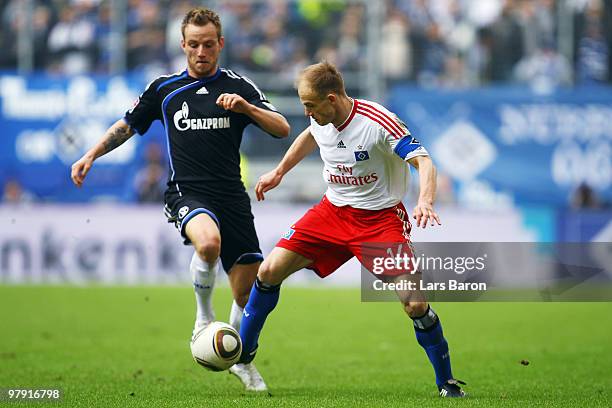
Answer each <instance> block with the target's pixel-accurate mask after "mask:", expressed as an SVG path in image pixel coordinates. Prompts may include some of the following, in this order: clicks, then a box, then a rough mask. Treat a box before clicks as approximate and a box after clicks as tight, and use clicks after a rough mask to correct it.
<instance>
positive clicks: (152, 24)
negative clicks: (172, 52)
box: [127, 0, 168, 72]
mask: <svg viewBox="0 0 612 408" xmlns="http://www.w3.org/2000/svg"><path fill="white" fill-rule="evenodd" d="M136 7H137V8H136V10H134V13H135V14H133V16H134V17H133V18H135V19H136V21H137V23H134V25H133V27H132V29H130V30H129V31H128V34H127V65H128V69H145V68H146V69H149V70H152V71H154V72H157V71H159V72H165V71H167V68H166V64H167V62H168V57H167V55H166V43H165V36H166V34H165V33H166V31H165V27H164V22H163V20H162V14H161V10H160V8H159V5H158V4H157V2H153V1H148V0H147V1H142V2H138V3H137V5H136ZM147 65H148V67H147Z"/></svg>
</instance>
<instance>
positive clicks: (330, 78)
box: [296, 61, 346, 98]
mask: <svg viewBox="0 0 612 408" xmlns="http://www.w3.org/2000/svg"><path fill="white" fill-rule="evenodd" d="M303 81H306V84H308V87H309V88H310V89H312V91H313V92H315V93H316V94H317V95H318V96H319V97H321V98H324V97H326V96H327V95H329V94H331V93H333V94H336V95H341V96H345V95H346V90H345V89H344V80H343V79H342V74H340V71H338V68H336V67H335V66H334V65H333V64H331V63H329V62H327V61H323V62H319V63H318V64H314V65H309V66H307V67H306V68H304V69H303V70H302V72H301V73H300V76H299V77H298V80H297V82H296V86H299V84H300V83H302V82H303Z"/></svg>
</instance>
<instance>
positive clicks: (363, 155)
mask: <svg viewBox="0 0 612 408" xmlns="http://www.w3.org/2000/svg"><path fill="white" fill-rule="evenodd" d="M369 158H370V154H369V153H368V151H367V150H357V151H356V152H355V160H356V161H365V160H368V159H369Z"/></svg>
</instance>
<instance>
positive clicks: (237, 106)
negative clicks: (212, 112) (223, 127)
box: [217, 93, 251, 113]
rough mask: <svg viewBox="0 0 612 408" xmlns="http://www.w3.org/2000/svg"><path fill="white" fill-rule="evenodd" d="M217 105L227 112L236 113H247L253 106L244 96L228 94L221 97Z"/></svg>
mask: <svg viewBox="0 0 612 408" xmlns="http://www.w3.org/2000/svg"><path fill="white" fill-rule="evenodd" d="M217 105H219V106H220V107H222V108H223V109H225V110H229V111H232V112H236V113H247V111H248V108H249V107H250V106H251V104H250V103H248V102H247V101H246V100H245V99H244V98H243V97H242V96H240V95H238V94H228V93H224V94H221V95H219V97H218V98H217Z"/></svg>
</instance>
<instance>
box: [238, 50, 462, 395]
mask: <svg viewBox="0 0 612 408" xmlns="http://www.w3.org/2000/svg"><path fill="white" fill-rule="evenodd" d="M297 85H298V94H299V97H300V101H301V102H302V104H303V105H304V110H305V114H306V115H307V116H309V117H310V122H311V124H310V127H308V128H307V129H306V130H304V131H303V132H302V133H301V134H300V135H299V136H298V137H297V138H296V140H295V141H294V143H293V144H292V145H291V147H290V148H289V150H288V151H287V153H286V154H285V157H284V158H283V159H282V160H281V162H280V163H279V164H278V166H277V167H276V169H274V170H272V171H271V172H269V173H267V174H264V175H263V176H262V177H261V178H260V179H259V181H258V183H257V185H256V187H255V193H256V195H257V199H258V200H263V199H264V193H266V192H267V191H269V190H271V189H273V188H274V187H276V186H277V185H278V184H279V183H280V182H281V180H282V178H283V176H284V175H285V174H287V172H289V170H291V169H292V168H293V167H294V166H295V165H296V164H297V163H299V162H300V161H301V160H302V159H303V158H304V157H306V156H307V155H308V154H310V153H311V152H312V151H313V150H314V149H315V148H316V147H317V146H318V147H319V150H320V153H321V158H322V159H323V163H324V165H325V166H324V170H323V178H324V179H325V181H326V182H327V185H328V188H327V191H326V193H325V196H324V197H323V199H322V200H321V202H320V203H319V204H317V205H315V206H314V207H313V208H311V209H310V210H309V211H308V212H307V213H306V214H305V215H304V216H303V217H302V218H301V219H300V220H299V221H298V222H296V223H295V224H294V225H292V226H291V228H290V229H289V231H288V232H287V233H286V234H285V235H284V236H283V237H282V238H281V240H280V241H279V242H278V243H277V244H276V248H274V249H273V250H272V252H271V253H270V255H268V257H267V258H266V259H265V260H264V262H263V263H262V264H261V266H260V267H259V271H258V274H257V279H256V281H255V284H254V285H253V288H252V290H251V294H250V297H249V301H248V303H247V305H246V306H245V308H244V316H243V320H242V325H241V327H240V337H241V338H242V344H243V354H242V357H241V362H243V363H248V362H250V361H252V360H253V358H254V357H255V353H256V351H257V346H258V344H257V340H258V338H259V333H260V331H261V329H262V327H263V325H264V322H265V319H266V317H267V316H268V314H269V313H270V312H271V311H272V310H273V309H274V307H275V306H276V304H277V302H278V298H279V292H280V284H281V282H282V281H283V280H284V279H285V278H287V277H288V276H289V275H291V274H292V273H294V272H296V271H298V270H300V269H302V268H309V269H312V270H314V272H315V273H316V274H317V275H319V276H320V277H325V276H327V275H329V274H331V273H333V272H334V271H335V270H336V269H337V268H338V267H340V266H341V265H342V264H344V263H345V262H346V261H348V260H349V259H351V258H352V257H353V256H357V258H358V259H359V261H360V262H361V263H362V264H364V265H366V266H367V265H368V254H367V253H366V252H367V249H365V247H364V243H368V242H370V243H375V242H378V243H380V242H385V243H407V244H409V243H410V228H411V226H410V221H409V220H408V217H407V215H406V209H405V208H404V205H403V204H402V202H401V199H402V198H403V197H404V195H405V194H406V189H407V184H408V176H409V169H408V165H407V163H406V162H408V163H409V164H410V165H412V166H413V167H415V168H416V169H417V170H418V171H419V181H420V194H419V198H418V202H417V204H416V206H415V207H414V210H413V212H412V215H413V218H414V219H415V220H416V224H417V226H419V227H423V228H425V227H426V226H427V224H431V225H432V226H433V225H435V224H436V223H437V224H438V225H440V218H439V217H438V214H436V212H435V211H434V209H433V204H434V199H435V192H436V170H435V167H434V165H433V163H432V161H431V159H430V158H429V155H428V153H427V151H426V150H425V149H424V148H423V147H422V146H421V145H420V143H419V142H418V141H417V140H416V139H414V138H413V137H412V136H411V135H410V132H409V131H408V129H407V128H406V126H405V125H404V124H403V123H402V122H401V121H400V120H399V119H398V118H397V116H396V115H394V114H393V113H391V112H390V111H388V110H387V109H385V108H384V107H383V106H381V105H379V104H377V103H374V102H370V101H365V100H358V99H352V98H350V97H348V96H347V94H346V91H345V89H344V83H343V80H342V76H341V75H340V73H339V72H338V70H337V69H336V68H335V67H334V66H333V65H331V64H329V63H326V62H323V63H319V64H315V65H311V66H309V67H307V68H306V69H304V71H302V73H301V75H300V77H299V79H298V82H297ZM402 273H405V271H403V272H402ZM391 277H392V276H391ZM401 300H402V303H403V304H404V309H405V311H406V313H407V314H408V316H410V318H411V319H412V320H413V325H414V329H415V332H416V337H417V341H418V342H419V344H420V345H421V346H422V347H423V348H424V349H425V352H426V353H427V356H428V357H429V360H430V361H431V364H432V366H433V368H434V371H435V374H436V384H437V386H438V391H439V393H440V396H442V397H462V396H464V395H465V394H464V392H463V391H462V390H461V388H460V387H459V384H461V382H460V381H458V380H456V379H454V378H453V375H452V372H451V365H450V356H449V351H448V343H447V342H446V340H445V338H444V335H443V332H442V326H441V324H440V321H439V319H438V316H437V314H436V313H435V312H434V311H433V309H432V308H431V307H430V306H429V305H428V303H427V302H426V301H425V299H424V298H423V297H422V296H421V297H416V298H415V297H414V296H406V297H402V299H401Z"/></svg>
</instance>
